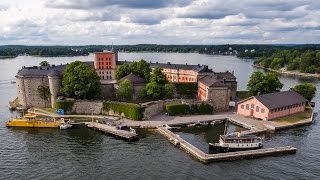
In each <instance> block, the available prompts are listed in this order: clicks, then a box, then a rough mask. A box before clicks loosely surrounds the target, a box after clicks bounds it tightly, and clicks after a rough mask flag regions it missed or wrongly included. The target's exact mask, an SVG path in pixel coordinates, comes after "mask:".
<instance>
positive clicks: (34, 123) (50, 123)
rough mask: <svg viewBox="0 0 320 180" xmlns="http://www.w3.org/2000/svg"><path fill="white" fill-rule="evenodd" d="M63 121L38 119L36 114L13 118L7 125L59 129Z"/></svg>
mask: <svg viewBox="0 0 320 180" xmlns="http://www.w3.org/2000/svg"><path fill="white" fill-rule="evenodd" d="M60 124H61V120H55V119H37V115H35V114H26V115H25V116H23V117H19V118H12V119H11V120H9V121H8V122H7V123H6V126H7V127H30V128H59V126H60Z"/></svg>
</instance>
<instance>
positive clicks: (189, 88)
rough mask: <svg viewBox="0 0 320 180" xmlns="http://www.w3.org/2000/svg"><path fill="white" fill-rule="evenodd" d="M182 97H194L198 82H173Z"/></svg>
mask: <svg viewBox="0 0 320 180" xmlns="http://www.w3.org/2000/svg"><path fill="white" fill-rule="evenodd" d="M173 84H174V87H175V89H176V91H177V93H178V94H179V95H180V96H181V97H182V98H194V97H195V96H196V95H197V93H198V83H173Z"/></svg>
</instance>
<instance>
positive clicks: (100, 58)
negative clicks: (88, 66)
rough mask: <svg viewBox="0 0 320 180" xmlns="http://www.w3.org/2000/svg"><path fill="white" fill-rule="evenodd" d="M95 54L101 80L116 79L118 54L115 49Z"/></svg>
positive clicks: (96, 66)
mask: <svg viewBox="0 0 320 180" xmlns="http://www.w3.org/2000/svg"><path fill="white" fill-rule="evenodd" d="M94 56H95V59H94V68H95V70H96V72H97V74H98V75H99V76H100V78H101V80H102V81H105V82H110V81H113V80H115V71H116V68H117V67H116V66H117V61H118V54H117V53H116V52H114V51H106V52H96V53H95V54H94Z"/></svg>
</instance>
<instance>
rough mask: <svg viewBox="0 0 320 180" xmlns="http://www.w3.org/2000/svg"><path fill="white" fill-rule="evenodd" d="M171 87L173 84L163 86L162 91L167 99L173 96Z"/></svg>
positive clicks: (172, 87)
mask: <svg viewBox="0 0 320 180" xmlns="http://www.w3.org/2000/svg"><path fill="white" fill-rule="evenodd" d="M173 89H174V86H173V85H172V84H166V85H164V87H163V92H164V96H165V97H166V98H167V99H168V98H172V96H173Z"/></svg>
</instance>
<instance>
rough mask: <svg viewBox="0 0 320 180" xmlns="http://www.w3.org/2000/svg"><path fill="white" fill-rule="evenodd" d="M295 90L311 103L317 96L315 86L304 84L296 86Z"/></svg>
mask: <svg viewBox="0 0 320 180" xmlns="http://www.w3.org/2000/svg"><path fill="white" fill-rule="evenodd" d="M293 90H294V91H296V92H297V93H299V94H300V95H301V96H303V97H304V98H306V99H307V100H308V101H311V100H312V98H313V97H314V96H315V94H316V91H317V88H316V86H314V85H313V84H310V83H304V84H300V85H296V86H295V87H294V88H293Z"/></svg>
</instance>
